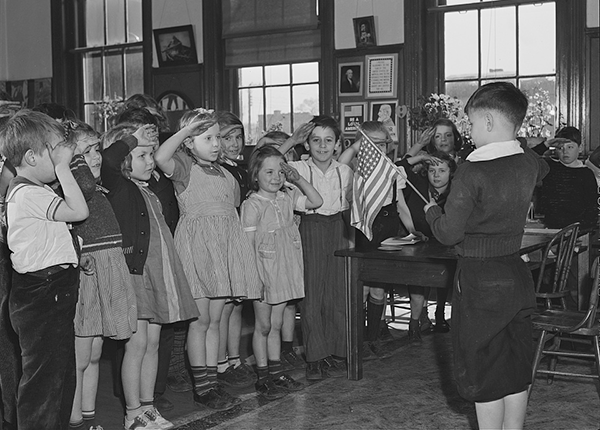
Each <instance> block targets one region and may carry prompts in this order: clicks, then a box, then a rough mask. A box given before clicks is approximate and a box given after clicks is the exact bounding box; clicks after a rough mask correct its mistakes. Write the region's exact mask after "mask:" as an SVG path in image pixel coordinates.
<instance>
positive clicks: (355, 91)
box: [338, 62, 363, 97]
mask: <svg viewBox="0 0 600 430" xmlns="http://www.w3.org/2000/svg"><path fill="white" fill-rule="evenodd" d="M338 71H339V73H338V93H339V95H340V96H342V97H343V96H362V94H363V90H362V88H363V85H362V77H363V63H361V62H358V63H340V64H339V67H338Z"/></svg>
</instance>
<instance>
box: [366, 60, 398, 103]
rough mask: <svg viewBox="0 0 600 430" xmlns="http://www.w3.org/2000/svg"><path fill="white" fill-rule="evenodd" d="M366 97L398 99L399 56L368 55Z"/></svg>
mask: <svg viewBox="0 0 600 430" xmlns="http://www.w3.org/2000/svg"><path fill="white" fill-rule="evenodd" d="M366 67H367V79H366V92H365V96H366V97H370V98H373V97H396V90H397V88H396V87H397V81H398V54H386V55H367V56H366Z"/></svg>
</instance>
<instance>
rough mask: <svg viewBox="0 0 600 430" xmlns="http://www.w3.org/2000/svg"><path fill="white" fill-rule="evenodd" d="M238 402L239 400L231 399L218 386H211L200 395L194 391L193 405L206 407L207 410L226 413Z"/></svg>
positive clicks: (230, 396)
mask: <svg viewBox="0 0 600 430" xmlns="http://www.w3.org/2000/svg"><path fill="white" fill-rule="evenodd" d="M240 402H241V400H240V399H239V398H237V397H233V396H232V395H231V394H229V393H228V392H227V391H225V390H223V388H222V387H221V386H220V385H218V384H217V385H214V386H212V387H211V388H210V390H208V391H205V392H204V393H202V394H198V393H196V392H195V391H194V403H195V404H196V405H198V406H206V407H207V408H210V409H214V410H216V411H226V410H228V409H231V408H233V407H234V406H236V405H237V404H238V403H240Z"/></svg>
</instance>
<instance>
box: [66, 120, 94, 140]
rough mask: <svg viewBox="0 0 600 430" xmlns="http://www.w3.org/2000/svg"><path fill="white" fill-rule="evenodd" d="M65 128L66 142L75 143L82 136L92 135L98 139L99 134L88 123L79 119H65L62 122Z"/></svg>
mask: <svg viewBox="0 0 600 430" xmlns="http://www.w3.org/2000/svg"><path fill="white" fill-rule="evenodd" d="M62 126H63V128H64V129H65V138H66V140H67V142H68V143H72V144H75V145H76V144H77V142H78V141H79V140H81V139H83V138H84V137H92V138H96V139H98V138H99V137H100V134H99V133H97V132H96V130H94V129H93V128H92V127H91V126H90V125H89V124H87V123H85V122H83V121H81V120H75V121H72V120H67V121H63V123H62Z"/></svg>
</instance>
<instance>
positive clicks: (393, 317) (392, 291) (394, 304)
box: [389, 287, 396, 322]
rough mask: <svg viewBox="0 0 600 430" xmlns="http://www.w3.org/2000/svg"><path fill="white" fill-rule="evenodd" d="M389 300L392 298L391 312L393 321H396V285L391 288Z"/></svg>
mask: <svg viewBox="0 0 600 430" xmlns="http://www.w3.org/2000/svg"><path fill="white" fill-rule="evenodd" d="M389 300H390V313H391V315H392V322H396V301H395V299H394V287H391V288H390V294H389Z"/></svg>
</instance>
